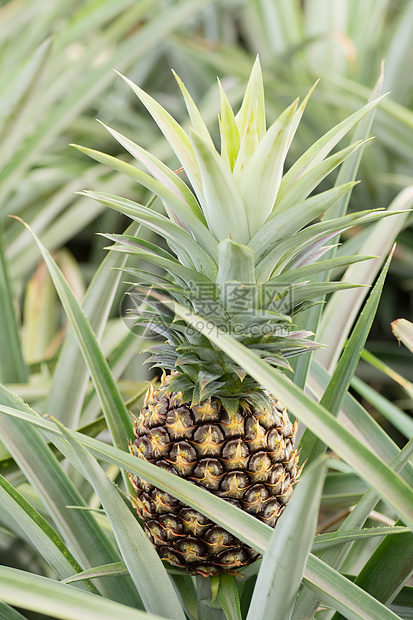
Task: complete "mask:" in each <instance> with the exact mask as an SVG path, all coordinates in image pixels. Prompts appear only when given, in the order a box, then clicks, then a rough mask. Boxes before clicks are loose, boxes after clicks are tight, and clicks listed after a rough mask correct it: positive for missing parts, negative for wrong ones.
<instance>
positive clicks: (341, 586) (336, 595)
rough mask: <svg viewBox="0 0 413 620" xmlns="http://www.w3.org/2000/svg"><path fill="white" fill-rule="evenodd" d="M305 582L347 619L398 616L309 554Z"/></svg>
mask: <svg viewBox="0 0 413 620" xmlns="http://www.w3.org/2000/svg"><path fill="white" fill-rule="evenodd" d="M323 582H324V583H323ZM304 583H305V585H306V586H307V588H309V589H310V590H311V591H312V592H314V593H315V594H317V596H319V597H320V598H321V600H322V601H323V602H324V603H326V604H327V605H331V607H333V609H337V610H338V611H340V612H341V613H343V615H344V616H345V617H346V618H348V620H400V619H399V618H398V616H396V614H394V613H393V612H392V611H390V610H389V609H387V608H386V607H384V605H382V604H381V603H379V602H378V601H377V600H376V599H374V598H373V597H372V596H368V595H367V594H366V593H365V592H364V591H363V590H361V589H360V588H357V587H356V586H355V585H354V584H353V583H352V582H351V581H349V580H348V579H346V578H345V577H343V576H342V575H340V574H339V573H337V572H335V571H333V570H332V569H331V568H329V567H328V566H327V564H324V562H322V561H321V560H319V559H318V558H316V557H315V556H311V562H309V563H308V564H307V569H306V572H305V576H304Z"/></svg>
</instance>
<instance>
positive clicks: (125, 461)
mask: <svg viewBox="0 0 413 620" xmlns="http://www.w3.org/2000/svg"><path fill="white" fill-rule="evenodd" d="M1 411H3V412H4V413H6V414H8V415H11V416H17V417H18V418H20V419H22V420H25V421H26V422H29V423H30V424H34V425H35V426H38V427H40V428H42V429H45V430H47V431H48V432H51V433H52V434H55V435H57V437H59V436H61V431H59V430H57V429H56V425H55V424H53V423H52V422H49V421H47V420H45V419H44V418H40V417H36V416H34V415H32V414H26V413H24V412H22V411H18V410H16V409H12V408H10V407H4V406H3V407H1ZM74 434H75V435H76V436H77V437H78V439H79V441H80V443H82V444H83V445H85V446H86V447H87V448H89V449H90V451H91V452H92V454H94V455H95V456H96V457H98V458H101V459H103V460H106V461H108V462H113V463H116V464H118V465H120V466H121V467H125V469H127V470H129V471H130V472H132V473H135V474H136V475H138V476H141V477H143V478H144V479H145V480H147V481H148V482H151V483H152V484H154V485H155V486H159V487H160V488H162V489H163V490H165V491H167V492H168V493H171V494H172V495H173V496H174V497H177V498H178V499H180V500H181V501H183V502H184V503H185V504H188V505H189V506H191V507H194V508H195V509H196V510H199V511H200V512H202V513H203V514H205V515H206V516H208V517H209V518H211V519H212V520H213V521H215V522H216V523H218V524H219V525H222V527H224V528H225V529H227V530H229V531H230V532H231V533H233V534H234V535H235V536H237V537H239V538H241V539H242V540H244V541H245V542H246V543H247V544H249V545H251V546H252V547H253V548H255V549H257V551H260V552H265V550H266V548H267V546H268V544H269V540H270V536H271V534H272V529H271V528H270V527H268V526H266V525H265V524H263V523H261V522H260V521H258V520H257V519H255V518H254V517H252V516H251V515H249V514H247V513H245V512H243V511H240V510H239V509H237V508H236V507H235V506H231V505H230V504H228V502H225V501H224V500H222V499H221V498H218V497H215V496H214V495H212V494H211V493H209V492H207V491H206V490H205V489H202V488H199V487H197V486H195V485H193V484H191V483H189V482H188V481H186V480H183V479H181V478H179V477H178V476H176V475H174V474H172V473H170V472H168V471H165V470H163V469H161V468H159V467H156V465H153V464H152V463H149V462H147V461H144V460H143V459H138V458H136V457H134V456H132V455H130V454H127V453H126V452H122V451H121V450H119V449H117V448H114V447H112V446H109V445H106V444H103V443H102V442H99V441H97V440H95V439H92V438H90V437H86V436H84V435H81V434H77V433H74ZM309 569H311V573H309V578H310V579H313V578H314V576H316V578H317V579H318V582H319V583H321V586H322V587H324V589H327V590H328V589H329V584H330V583H332V580H333V579H334V581H336V582H337V584H338V586H339V587H340V588H341V590H343V591H345V592H346V596H347V597H348V598H349V599H350V601H351V602H352V603H355V602H356V601H358V598H359V597H361V599H362V601H363V604H364V606H366V605H368V604H369V603H370V604H372V605H373V607H374V609H375V610H377V609H379V610H382V611H383V613H385V612H386V608H384V607H383V606H381V605H380V604H379V603H377V602H376V601H374V599H372V598H371V597H370V596H368V595H367V594H366V593H364V592H363V591H362V590H360V589H359V588H357V587H356V586H354V585H353V584H351V582H348V581H347V580H346V578H345V577H343V576H342V575H339V574H338V573H336V572H335V571H333V570H332V569H331V568H329V567H328V566H327V565H324V564H323V563H322V562H321V564H320V560H317V558H315V557H314V556H311V555H310V556H309V558H308V564H307V568H306V573H305V574H306V575H307V572H308V571H309ZM0 583H1V581H0ZM337 609H341V607H338V606H337ZM373 617H374V620H378V618H379V616H373ZM392 617H393V616H386V615H383V618H386V619H387V618H392ZM368 618H370V616H368Z"/></svg>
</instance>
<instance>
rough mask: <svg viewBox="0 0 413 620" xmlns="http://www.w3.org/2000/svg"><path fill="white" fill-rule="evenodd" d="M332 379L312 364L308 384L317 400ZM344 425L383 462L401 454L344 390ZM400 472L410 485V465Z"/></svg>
mask: <svg viewBox="0 0 413 620" xmlns="http://www.w3.org/2000/svg"><path fill="white" fill-rule="evenodd" d="M330 380H331V375H330V374H329V373H328V372H327V371H326V370H325V368H323V367H322V366H321V365H320V364H318V362H316V361H315V360H313V361H312V363H311V368H310V373H309V375H308V382H307V387H308V389H309V391H310V393H312V394H313V395H314V397H315V398H316V400H320V399H321V398H322V396H323V394H324V392H325V390H326V387H327V385H328V383H329V381H330ZM340 417H341V419H342V422H343V424H344V425H345V426H346V427H347V428H348V429H349V430H350V431H351V432H352V433H353V434H354V435H355V436H356V437H357V438H358V439H359V440H360V441H361V442H362V443H364V445H365V446H367V447H368V448H369V449H370V450H371V451H372V452H375V453H376V454H377V455H378V456H380V458H382V459H383V460H384V461H386V462H388V463H389V462H390V461H393V459H397V458H398V456H399V455H400V454H401V453H400V449H399V447H398V446H397V444H396V443H395V442H394V441H393V440H392V439H391V437H390V436H389V435H388V434H387V433H386V432H385V431H384V430H383V429H382V427H381V426H380V425H379V424H378V423H377V422H376V420H374V418H373V417H372V416H371V415H370V414H369V413H368V412H367V411H366V409H364V407H362V406H361V404H360V403H359V402H358V401H357V400H356V399H355V398H354V396H352V395H351V394H349V393H347V394H346V395H345V397H344V401H343V404H342V409H341V413H340ZM403 466H404V470H403V472H401V475H402V477H403V478H404V480H405V481H406V482H407V483H408V484H409V485H410V486H413V465H412V464H410V463H409V462H407V463H404V464H403Z"/></svg>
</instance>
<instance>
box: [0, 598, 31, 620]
mask: <svg viewBox="0 0 413 620" xmlns="http://www.w3.org/2000/svg"><path fill="white" fill-rule="evenodd" d="M0 620H27V619H26V618H25V617H24V616H22V615H21V614H20V613H19V612H18V611H16V610H15V609H13V608H12V607H9V606H8V605H6V603H3V602H2V601H0Z"/></svg>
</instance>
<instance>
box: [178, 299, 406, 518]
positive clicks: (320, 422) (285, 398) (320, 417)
mask: <svg viewBox="0 0 413 620" xmlns="http://www.w3.org/2000/svg"><path fill="white" fill-rule="evenodd" d="M168 305H169V304H168ZM170 305H171V306H172V307H173V308H174V309H175V312H176V313H177V315H178V316H180V317H181V318H184V319H185V321H186V322H187V323H189V324H190V325H192V326H193V327H195V328H196V329H197V330H198V331H200V332H201V333H203V334H204V335H205V336H207V337H208V339H209V340H211V341H212V342H213V343H214V344H216V345H217V346H219V348H220V349H222V350H223V351H224V352H225V353H227V354H228V355H229V356H230V357H231V358H232V359H234V360H236V362H237V363H238V364H239V365H240V366H241V367H242V368H243V369H244V370H245V371H246V372H248V373H249V374H250V375H251V376H252V377H253V378H254V379H255V380H256V381H258V382H259V383H260V384H261V385H262V386H263V387H264V388H265V389H267V390H268V391H269V392H270V393H271V394H275V395H277V398H279V399H280V400H281V401H282V402H283V403H284V404H285V406H286V407H287V408H288V409H290V410H291V412H292V413H293V414H294V415H296V417H297V418H298V419H299V420H300V421H302V422H303V423H304V424H306V425H307V426H308V427H309V429H310V430H311V431H312V432H313V433H315V434H317V436H318V437H319V439H320V440H321V441H323V442H324V443H326V444H327V445H328V446H330V447H331V448H332V449H333V450H335V451H336V453H337V454H338V455H339V456H340V457H341V458H342V459H343V460H345V461H347V462H349V463H351V465H352V467H353V468H354V469H355V471H357V472H358V473H359V474H360V475H361V476H362V477H363V478H364V479H365V480H366V481H367V482H368V483H369V484H370V485H371V486H373V487H374V488H375V489H376V490H377V492H378V493H380V495H382V497H383V499H384V500H385V501H386V502H388V503H389V504H390V505H392V506H393V507H394V509H395V510H396V511H397V512H398V514H400V517H401V518H402V519H403V520H405V522H406V524H407V525H409V526H410V527H412V528H413V491H412V489H411V488H409V487H408V485H407V484H406V483H405V482H403V481H402V480H401V478H400V477H399V476H397V475H395V474H394V472H393V471H391V470H390V468H389V467H388V466H387V465H386V464H385V463H383V461H381V460H380V459H379V458H377V456H376V455H374V454H373V453H372V452H370V450H368V449H367V448H366V447H365V446H364V445H363V444H362V443H361V442H360V441H358V440H357V439H356V438H355V437H354V435H353V434H352V433H351V432H349V431H348V430H347V429H346V428H345V427H344V426H342V425H341V424H340V423H339V422H337V421H336V419H335V418H334V416H332V415H331V413H329V412H328V411H327V410H326V409H325V408H324V407H322V406H320V405H319V404H317V403H315V402H314V401H313V400H312V399H311V398H309V397H308V396H307V395H306V394H304V393H303V391H302V390H300V389H299V388H298V387H297V386H295V385H294V384H292V383H291V382H290V381H289V380H288V379H287V378H286V377H284V376H283V375H282V374H281V373H279V372H277V371H276V370H274V369H273V368H271V366H270V365H269V364H267V363H266V362H264V361H262V360H260V359H259V357H258V356H257V355H255V354H254V353H252V352H251V351H249V350H248V349H247V348H246V347H244V346H243V345H242V344H240V343H239V342H236V341H235V340H234V339H233V338H231V337H230V336H228V335H226V334H218V333H217V334H216V333H215V330H210V329H208V328H207V326H206V322H205V320H204V319H202V318H201V317H199V316H196V315H191V314H189V312H188V311H187V310H185V309H184V308H182V307H180V306H179V305H178V304H176V303H175V304H170Z"/></svg>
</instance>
